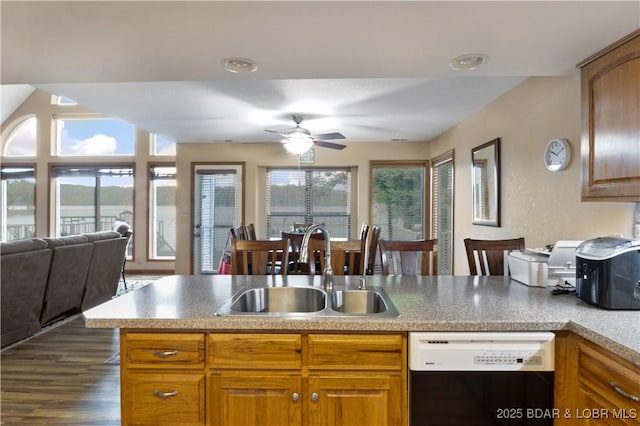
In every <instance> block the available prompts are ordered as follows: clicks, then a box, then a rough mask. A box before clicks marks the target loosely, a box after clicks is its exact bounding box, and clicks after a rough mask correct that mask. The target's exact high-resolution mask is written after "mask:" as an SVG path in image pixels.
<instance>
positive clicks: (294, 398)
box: [291, 392, 300, 401]
mask: <svg viewBox="0 0 640 426" xmlns="http://www.w3.org/2000/svg"><path fill="white" fill-rule="evenodd" d="M298 399H300V395H298V393H297V392H294V393H292V394H291V400H292V401H297V400H298Z"/></svg>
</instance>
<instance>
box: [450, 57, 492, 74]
mask: <svg viewBox="0 0 640 426" xmlns="http://www.w3.org/2000/svg"><path fill="white" fill-rule="evenodd" d="M488 60H489V57H488V56H487V55H484V54H482V53H469V54H466V55H462V56H458V57H457V58H455V59H453V60H452V61H451V62H449V66H450V67H451V68H452V69H454V70H458V71H460V70H474V69H476V68H478V67H479V66H480V65H482V64H484V63H486V62H487V61H488Z"/></svg>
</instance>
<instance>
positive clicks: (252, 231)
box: [245, 223, 258, 240]
mask: <svg viewBox="0 0 640 426" xmlns="http://www.w3.org/2000/svg"><path fill="white" fill-rule="evenodd" d="M245 234H246V237H247V240H257V239H258V238H256V227H255V226H254V225H253V223H250V224H248V225H247V226H245Z"/></svg>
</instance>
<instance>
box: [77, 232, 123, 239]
mask: <svg viewBox="0 0 640 426" xmlns="http://www.w3.org/2000/svg"><path fill="white" fill-rule="evenodd" d="M82 235H84V236H85V237H87V239H88V240H89V242H94V241H100V240H110V239H113V238H122V235H120V233H119V232H116V231H98V232H88V233H86V234H82Z"/></svg>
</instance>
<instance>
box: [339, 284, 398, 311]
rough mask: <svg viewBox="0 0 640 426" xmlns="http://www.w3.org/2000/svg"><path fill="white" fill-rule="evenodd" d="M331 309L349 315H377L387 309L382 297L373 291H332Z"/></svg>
mask: <svg viewBox="0 0 640 426" xmlns="http://www.w3.org/2000/svg"><path fill="white" fill-rule="evenodd" d="M331 308H332V309H334V310H335V311H338V312H343V313H349V314H379V313H382V312H385V311H386V310H387V309H388V308H387V304H386V303H385V301H384V298H383V297H382V295H381V294H380V293H379V292H377V291H373V290H337V291H334V292H333V293H332V295H331Z"/></svg>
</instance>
